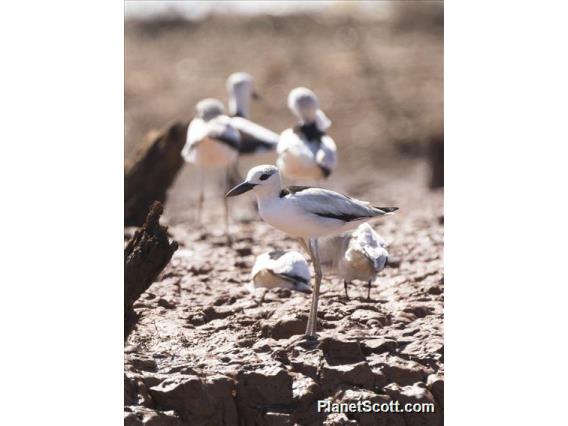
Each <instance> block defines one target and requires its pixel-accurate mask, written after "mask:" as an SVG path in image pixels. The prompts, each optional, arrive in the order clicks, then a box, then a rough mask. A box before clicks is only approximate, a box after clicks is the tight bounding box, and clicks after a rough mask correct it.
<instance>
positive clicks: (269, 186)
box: [225, 164, 282, 197]
mask: <svg viewBox="0 0 568 426" xmlns="http://www.w3.org/2000/svg"><path fill="white" fill-rule="evenodd" d="M281 189H282V187H281V182H280V171H279V170H278V167H276V166H273V165H269V164H266V165H262V166H256V167H253V168H252V169H250V170H249V172H248V173H247V177H246V179H245V181H244V182H242V183H240V184H238V185H237V186H235V187H234V188H233V189H231V190H230V191H229V192H227V195H225V196H226V197H235V196H237V195H241V194H244V193H245V192H248V191H250V190H254V192H255V193H256V194H257V195H260V196H262V195H267V194H278V193H279V192H280V190H281Z"/></svg>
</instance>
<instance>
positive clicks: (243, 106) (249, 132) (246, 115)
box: [227, 72, 279, 155]
mask: <svg viewBox="0 0 568 426" xmlns="http://www.w3.org/2000/svg"><path fill="white" fill-rule="evenodd" d="M227 91H228V92H229V115H230V116H231V124H232V125H233V126H234V127H235V128H236V129H237V130H238V131H239V133H240V135H241V146H240V147H239V153H240V154H241V155H246V154H258V153H262V152H270V151H275V150H276V146H277V145H278V139H279V136H278V134H277V133H275V132H273V131H272V130H268V129H267V128H265V127H262V126H260V125H258V124H256V123H254V122H252V121H251V120H250V101H251V99H259V98H260V97H259V95H258V94H257V93H256V91H255V90H254V80H253V78H252V76H251V75H250V74H247V73H245V72H236V73H233V74H231V75H230V76H229V78H228V79H227Z"/></svg>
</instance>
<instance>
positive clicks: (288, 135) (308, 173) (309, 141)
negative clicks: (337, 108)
mask: <svg viewBox="0 0 568 426" xmlns="http://www.w3.org/2000/svg"><path fill="white" fill-rule="evenodd" d="M288 108H290V110H291V111H292V113H293V114H294V116H295V117H296V118H297V119H298V124H297V125H296V126H295V127H293V128H290V129H286V130H284V131H283V132H282V134H281V135H280V140H279V142H278V149H277V152H278V160H277V162H276V165H277V166H278V168H279V169H280V172H281V173H282V175H283V176H284V177H286V178H288V179H291V180H296V181H297V180H320V179H324V178H327V177H329V175H330V174H331V172H332V171H333V170H334V169H335V167H336V166H337V147H336V146H335V142H334V141H333V139H332V138H331V137H329V136H328V135H327V134H326V130H327V129H328V128H329V127H330V126H331V121H330V120H329V119H328V118H327V116H326V115H325V114H324V112H323V111H322V110H321V109H320V107H319V101H318V98H317V96H316V95H315V93H314V92H312V91H311V90H310V89H306V88H305V87H297V88H295V89H293V90H292V91H291V92H290V94H289V95H288Z"/></svg>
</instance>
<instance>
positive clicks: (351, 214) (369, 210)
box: [289, 188, 384, 222]
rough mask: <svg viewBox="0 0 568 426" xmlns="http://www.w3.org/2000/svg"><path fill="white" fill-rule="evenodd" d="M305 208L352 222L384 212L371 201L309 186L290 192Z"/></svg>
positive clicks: (328, 216) (330, 217) (313, 212)
mask: <svg viewBox="0 0 568 426" xmlns="http://www.w3.org/2000/svg"><path fill="white" fill-rule="evenodd" d="M289 197H292V198H293V199H294V200H295V201H296V202H297V204H298V205H299V206H300V207H301V208H303V209H304V210H306V211H308V212H310V213H312V214H315V215H317V216H320V217H326V218H329V219H337V220H342V221H344V222H350V221H352V220H358V219H364V218H368V217H374V216H381V215H382V214H384V212H382V211H381V210H378V209H376V208H374V207H373V206H371V205H370V204H369V203H366V202H364V201H359V200H356V199H354V198H350V197H348V196H346V195H343V194H340V193H338V192H334V191H329V190H327V189H322V188H308V189H304V190H302V191H298V192H295V193H293V194H290V195H289Z"/></svg>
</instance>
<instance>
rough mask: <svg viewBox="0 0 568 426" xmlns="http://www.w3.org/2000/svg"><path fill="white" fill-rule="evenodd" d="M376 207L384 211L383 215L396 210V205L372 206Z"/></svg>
mask: <svg viewBox="0 0 568 426" xmlns="http://www.w3.org/2000/svg"><path fill="white" fill-rule="evenodd" d="M373 207H375V208H376V209H378V210H380V211H382V212H383V213H384V215H391V214H393V213H394V212H395V211H397V210H398V207H377V206H373Z"/></svg>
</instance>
